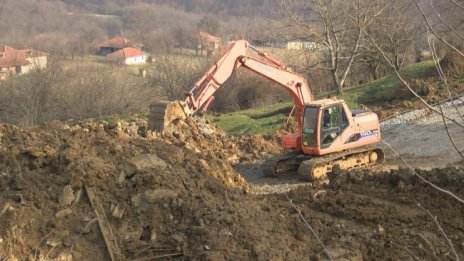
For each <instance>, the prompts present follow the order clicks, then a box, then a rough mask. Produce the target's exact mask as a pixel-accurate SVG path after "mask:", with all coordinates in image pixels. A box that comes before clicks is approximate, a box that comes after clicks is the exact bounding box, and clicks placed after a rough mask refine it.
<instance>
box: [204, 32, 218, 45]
mask: <svg viewBox="0 0 464 261" xmlns="http://www.w3.org/2000/svg"><path fill="white" fill-rule="evenodd" d="M199 36H200V40H201V41H202V42H214V43H219V42H221V38H219V37H217V36H214V35H210V34H209V33H206V32H200V33H199Z"/></svg>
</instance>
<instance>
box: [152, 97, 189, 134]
mask: <svg viewBox="0 0 464 261" xmlns="http://www.w3.org/2000/svg"><path fill="white" fill-rule="evenodd" d="M182 103H183V102H182V101H156V102H154V103H152V104H151V106H150V121H149V128H150V129H151V130H155V131H159V132H162V131H163V130H164V129H165V128H166V126H168V125H169V124H170V123H172V122H173V121H175V120H179V119H180V120H184V119H185V118H187V116H186V114H185V112H184V109H183V106H182Z"/></svg>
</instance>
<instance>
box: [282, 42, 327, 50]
mask: <svg viewBox="0 0 464 261" xmlns="http://www.w3.org/2000/svg"><path fill="white" fill-rule="evenodd" d="M287 49H289V50H311V51H323V50H325V49H326V48H325V46H324V45H322V44H320V43H316V42H308V41H290V42H287Z"/></svg>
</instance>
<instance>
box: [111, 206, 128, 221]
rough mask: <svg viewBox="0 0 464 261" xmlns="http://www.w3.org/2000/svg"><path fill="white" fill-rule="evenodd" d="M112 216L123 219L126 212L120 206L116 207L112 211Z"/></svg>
mask: <svg viewBox="0 0 464 261" xmlns="http://www.w3.org/2000/svg"><path fill="white" fill-rule="evenodd" d="M110 211H111V216H113V217H114V218H117V219H121V218H122V216H123V215H124V213H125V212H126V211H125V210H124V209H123V208H121V207H120V206H119V204H118V205H114V206H113V207H112V208H111V209H110Z"/></svg>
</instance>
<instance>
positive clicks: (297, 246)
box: [0, 120, 464, 260]
mask: <svg viewBox="0 0 464 261" xmlns="http://www.w3.org/2000/svg"><path fill="white" fill-rule="evenodd" d="M204 123H205V124H207V123H206V122H204ZM178 124H180V125H179V126H177V127H176V128H174V129H173V131H171V132H167V133H165V134H164V135H159V134H155V133H150V132H146V131H145V129H144V126H145V123H143V120H137V121H133V122H124V121H118V122H113V123H106V122H97V123H95V122H88V123H79V124H75V125H72V126H71V125H63V124H59V123H52V124H49V125H46V126H43V127H40V128H34V129H27V130H25V129H19V128H17V127H15V126H9V125H0V170H1V172H0V191H1V194H0V259H3V258H13V257H15V258H18V259H20V260H25V259H46V260H50V259H55V260H72V259H74V260H109V259H110V256H109V252H108V250H107V243H106V241H108V242H109V245H112V246H113V247H112V249H113V251H112V253H113V255H114V256H116V257H118V258H119V259H120V260H126V259H131V260H132V259H136V260H149V259H164V260H166V259H168V260H169V259H175V260H306V259H308V257H309V258H311V259H314V260H318V259H324V258H326V256H325V254H324V250H323V248H322V247H321V245H320V244H319V243H318V241H317V240H316V238H315V237H314V236H313V235H312V233H311V232H310V230H309V229H308V227H307V225H306V224H305V223H304V222H303V221H302V220H301V218H300V213H301V214H302V215H303V216H304V217H305V218H306V220H307V221H308V224H310V225H311V226H312V227H313V228H314V229H315V231H316V232H317V233H318V236H319V237H320V238H321V239H322V240H323V242H324V244H325V245H326V247H327V248H328V249H329V251H330V254H331V256H332V257H333V258H334V259H335V260H337V258H338V259H341V258H347V259H358V260H359V259H361V258H363V259H385V258H391V259H406V258H411V256H413V257H417V258H418V259H427V258H430V256H435V257H436V259H443V258H449V257H450V255H451V253H450V251H449V248H448V247H447V245H446V243H445V241H444V240H443V238H442V236H441V233H440V232H439V231H438V230H437V228H436V227H435V224H434V222H433V220H431V219H429V218H428V216H427V214H424V212H423V211H422V210H421V209H420V208H418V207H417V203H421V205H422V206H423V207H425V208H427V209H429V210H430V211H431V212H432V213H433V215H436V216H437V217H438V220H439V222H440V223H441V224H442V226H443V227H444V229H445V231H446V232H447V233H448V235H449V236H450V238H451V239H452V240H453V242H454V243H455V247H456V249H457V250H458V251H459V253H463V252H464V246H463V245H462V244H460V242H463V240H464V233H463V232H462V231H463V230H462V228H463V227H464V224H463V220H462V216H463V214H464V207H463V205H462V204H459V203H457V202H456V201H454V200H453V199H451V198H449V197H447V196H445V195H444V194H442V193H439V192H437V191H436V190H433V189H431V188H430V187H429V186H427V185H424V184H423V183H421V182H419V181H418V180H417V179H416V178H414V176H411V175H410V174H408V173H405V172H402V171H396V172H391V173H380V174H375V173H371V172H369V171H358V172H349V173H345V174H343V173H340V174H339V175H334V176H332V177H331V181H330V183H329V185H324V186H323V185H317V184H314V185H313V186H303V187H300V188H298V189H295V190H293V191H291V192H290V193H289V197H290V198H291V199H292V202H293V203H294V204H295V207H296V208H293V207H292V205H291V204H290V203H289V201H288V199H287V197H286V196H285V195H283V194H277V195H254V194H250V193H249V192H248V185H247V184H246V183H245V182H244V181H243V179H242V178H241V177H240V176H239V175H238V174H237V173H236V172H235V171H234V170H233V169H232V168H231V166H230V164H229V162H230V160H228V157H229V155H238V156H237V157H239V159H240V160H241V159H242V158H243V159H245V158H247V157H248V158H249V159H254V158H257V157H261V153H260V152H262V151H264V152H266V151H268V152H269V151H272V150H273V149H274V146H277V145H273V146H270V145H269V144H270V143H272V141H271V140H270V139H271V138H269V137H268V139H266V138H264V137H256V136H253V137H250V136H248V137H228V136H221V135H223V134H221V132H220V131H216V132H213V133H210V132H208V131H206V130H207V129H208V128H213V130H214V128H215V127H214V126H213V127H211V126H208V127H207V128H206V127H205V126H204V125H202V124H203V123H199V122H197V123H194V122H186V123H185V124H184V123H182V124H181V123H178ZM191 124H192V125H193V127H192V126H190V125H191ZM195 126H196V127H195ZM192 128H198V129H192ZM205 128H206V129H205ZM174 131H177V133H174ZM189 131H193V132H194V133H195V135H193V136H191V135H188V132H189ZM198 132H205V133H203V136H198V135H197V134H198ZM195 137H196V138H195ZM207 141H209V142H207ZM229 142H235V143H236V145H235V146H231V145H230V144H229ZM208 144H210V146H209V147H208ZM221 146H229V147H221ZM196 149H197V150H198V151H196ZM215 150H217V152H216V151H215ZM220 157H223V159H221V158H220ZM421 174H423V175H424V176H426V177H428V178H430V179H431V180H433V181H434V182H436V183H437V184H439V185H440V186H443V187H445V188H447V189H449V190H451V191H452V192H454V193H456V194H457V195H459V196H461V197H462V196H464V195H463V191H462V187H463V184H464V172H463V171H462V170H459V169H455V168H450V169H445V170H433V171H427V172H421ZM89 192H90V193H89ZM92 195H93V196H92ZM101 229H102V230H103V231H105V232H103V233H102V232H101ZM105 239H106V240H105ZM112 242H113V243H112ZM419 244H420V245H421V246H419ZM411 253H412V254H411Z"/></svg>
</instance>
